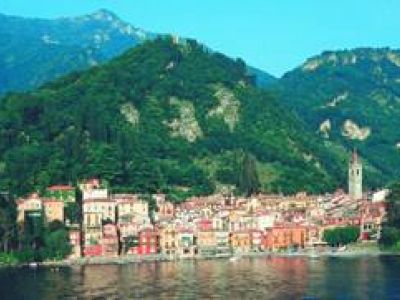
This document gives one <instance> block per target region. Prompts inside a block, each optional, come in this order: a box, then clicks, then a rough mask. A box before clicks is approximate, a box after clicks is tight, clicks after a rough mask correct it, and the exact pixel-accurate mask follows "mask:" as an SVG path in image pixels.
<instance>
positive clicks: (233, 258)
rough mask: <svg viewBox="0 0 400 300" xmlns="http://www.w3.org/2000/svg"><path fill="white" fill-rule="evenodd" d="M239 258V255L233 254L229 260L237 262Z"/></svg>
mask: <svg viewBox="0 0 400 300" xmlns="http://www.w3.org/2000/svg"><path fill="white" fill-rule="evenodd" d="M239 259H240V257H239V256H231V257H229V261H230V262H235V261H238V260H239Z"/></svg>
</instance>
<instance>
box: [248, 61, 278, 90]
mask: <svg viewBox="0 0 400 300" xmlns="http://www.w3.org/2000/svg"><path fill="white" fill-rule="evenodd" d="M248 72H249V73H250V74H251V75H254V76H255V78H256V85H257V86H258V87H259V88H269V87H270V86H272V85H274V84H276V83H277V82H278V79H277V78H276V77H274V76H272V75H271V74H269V73H267V72H265V71H263V70H260V69H257V68H254V67H251V66H249V67H248Z"/></svg>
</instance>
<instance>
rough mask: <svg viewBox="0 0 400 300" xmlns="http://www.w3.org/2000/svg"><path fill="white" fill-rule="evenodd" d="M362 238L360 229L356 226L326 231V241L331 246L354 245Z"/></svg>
mask: <svg viewBox="0 0 400 300" xmlns="http://www.w3.org/2000/svg"><path fill="white" fill-rule="evenodd" d="M359 236H360V228H359V227H356V226H348V227H337V228H333V229H326V230H325V231H324V237H323V239H324V241H325V242H327V243H328V244H329V245H330V246H338V245H347V244H350V243H354V242H356V241H357V239H358V238H359Z"/></svg>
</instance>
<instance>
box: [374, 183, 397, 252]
mask: <svg viewBox="0 0 400 300" xmlns="http://www.w3.org/2000/svg"><path fill="white" fill-rule="evenodd" d="M389 189H390V194H389V196H388V198H387V201H388V217H387V221H386V222H385V224H383V227H382V234H381V238H380V240H379V243H380V244H381V245H382V246H383V247H387V248H393V247H395V248H397V245H398V244H399V242H400V182H395V183H393V184H391V185H390V186H389Z"/></svg>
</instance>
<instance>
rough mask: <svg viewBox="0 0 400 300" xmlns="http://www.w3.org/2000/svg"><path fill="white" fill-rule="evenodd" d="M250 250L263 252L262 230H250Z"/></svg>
mask: <svg viewBox="0 0 400 300" xmlns="http://www.w3.org/2000/svg"><path fill="white" fill-rule="evenodd" d="M249 233H250V248H251V250H252V251H261V250H263V248H264V247H263V238H264V232H263V231H262V230H257V229H253V230H250V232H249Z"/></svg>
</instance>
